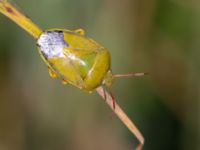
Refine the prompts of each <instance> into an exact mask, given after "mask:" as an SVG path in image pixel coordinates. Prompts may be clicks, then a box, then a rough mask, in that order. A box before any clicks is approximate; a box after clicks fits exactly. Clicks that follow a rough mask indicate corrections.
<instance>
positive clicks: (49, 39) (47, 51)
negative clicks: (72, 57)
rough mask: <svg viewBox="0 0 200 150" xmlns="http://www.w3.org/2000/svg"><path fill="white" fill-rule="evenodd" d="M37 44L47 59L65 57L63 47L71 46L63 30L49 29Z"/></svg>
mask: <svg viewBox="0 0 200 150" xmlns="http://www.w3.org/2000/svg"><path fill="white" fill-rule="evenodd" d="M37 45H38V47H39V49H40V50H41V52H42V54H43V55H44V56H45V58H46V59H49V58H52V57H64V54H63V48H66V47H69V46H68V44H67V42H65V41H64V35H63V32H62V31H47V32H44V33H42V34H41V35H40V37H39V38H38V40H37Z"/></svg>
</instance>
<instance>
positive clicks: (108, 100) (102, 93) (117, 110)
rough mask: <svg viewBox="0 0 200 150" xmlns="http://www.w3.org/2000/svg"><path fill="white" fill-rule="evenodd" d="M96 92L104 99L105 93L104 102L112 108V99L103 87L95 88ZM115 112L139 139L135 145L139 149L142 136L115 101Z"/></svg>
mask: <svg viewBox="0 0 200 150" xmlns="http://www.w3.org/2000/svg"><path fill="white" fill-rule="evenodd" d="M96 91H97V93H98V94H99V95H100V96H101V97H102V98H103V99H105V94H106V103H107V104H108V105H109V106H110V108H111V109H113V99H112V97H111V96H110V94H108V93H107V92H105V91H104V89H103V87H98V88H97V89H96ZM114 112H115V114H116V115H117V116H118V117H119V119H120V120H121V121H122V122H123V123H124V124H125V125H126V127H127V128H128V129H129V130H130V131H131V132H132V133H133V134H134V135H135V136H136V138H137V139H138V140H139V142H140V144H139V145H138V146H137V148H136V150H141V149H142V147H143V145H144V137H143V136H142V134H141V133H140V131H139V130H138V129H137V127H136V125H135V124H134V123H133V122H132V121H131V120H130V119H129V117H128V116H127V115H126V113H125V112H124V111H123V110H122V109H121V108H120V106H119V105H118V104H117V103H115V110H114Z"/></svg>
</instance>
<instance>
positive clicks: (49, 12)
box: [0, 0, 200, 150]
mask: <svg viewBox="0 0 200 150" xmlns="http://www.w3.org/2000/svg"><path fill="white" fill-rule="evenodd" d="M12 3H15V4H16V6H17V8H19V9H20V10H22V11H23V12H26V14H27V15H28V16H29V17H30V18H32V20H34V22H35V23H36V24H38V25H39V26H40V27H42V28H43V29H47V28H54V27H57V28H68V29H72V30H73V29H77V28H83V29H85V30H86V34H87V36H89V37H92V38H93V39H95V40H96V41H98V42H99V43H100V44H102V45H103V46H105V47H106V48H108V49H109V50H110V53H111V55H112V70H113V72H114V73H129V72H149V74H150V75H148V76H145V77H134V78H126V79H117V80H116V82H115V84H114V86H113V93H114V95H115V97H116V99H117V102H118V103H119V104H120V106H121V107H122V108H123V109H124V110H125V112H126V113H127V114H128V116H130V118H131V119H132V120H133V121H134V122H135V124H136V125H137V126H138V128H139V129H140V130H141V132H142V133H143V135H144V137H145V139H146V143H145V146H144V150H199V149H200V127H199V124H200V117H199V115H200V114H199V108H200V104H199V101H200V94H199V92H200V78H199V76H200V59H199V57H200V49H199V47H200V1H198V0H190V1H189V0H12ZM111 114H112V111H111V110H110V108H109V107H108V106H107V105H106V104H105V102H104V101H103V100H102V99H101V98H100V97H99V96H98V95H97V94H96V93H95V92H94V93H92V94H88V93H85V92H83V91H80V90H79V89H77V88H75V87H72V86H70V85H67V86H63V85H62V84H60V80H59V79H55V80H53V79H51V78H50V77H49V75H48V71H47V67H46V65H45V63H44V62H43V61H42V60H41V58H40V56H39V54H38V52H37V49H36V45H35V41H34V40H33V39H32V37H31V36H29V35H28V34H27V33H25V32H24V31H23V30H22V29H20V28H19V27H18V26H16V25H15V24H14V23H13V22H11V21H10V20H8V19H7V18H6V17H4V16H3V15H0V150H125V149H126V150H131V149H134V147H135V146H136V145H137V144H138V141H137V140H136V139H135V137H134V136H133V135H132V134H131V133H130V132H129V131H128V129H127V128H126V127H125V126H124V125H123V124H122V123H121V122H120V121H119V120H118V118H117V117H114V118H111V117H110V115H111Z"/></svg>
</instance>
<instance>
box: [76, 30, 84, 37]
mask: <svg viewBox="0 0 200 150" xmlns="http://www.w3.org/2000/svg"><path fill="white" fill-rule="evenodd" d="M75 32H76V33H78V34H80V35H82V36H83V35H85V31H84V30H83V29H76V30H75Z"/></svg>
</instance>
